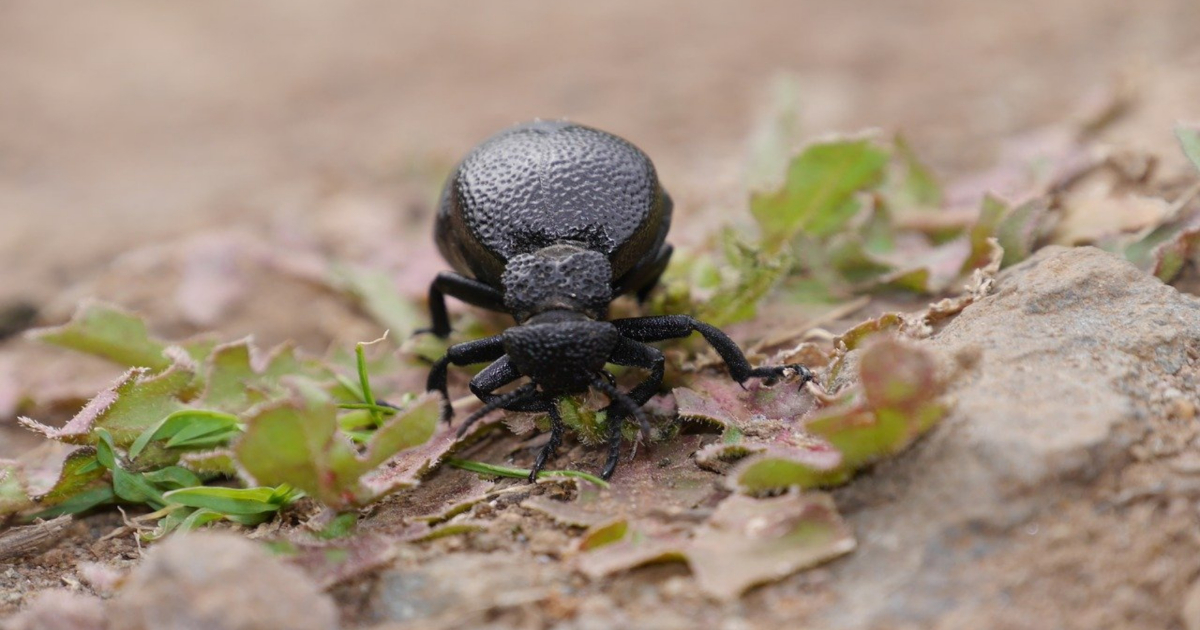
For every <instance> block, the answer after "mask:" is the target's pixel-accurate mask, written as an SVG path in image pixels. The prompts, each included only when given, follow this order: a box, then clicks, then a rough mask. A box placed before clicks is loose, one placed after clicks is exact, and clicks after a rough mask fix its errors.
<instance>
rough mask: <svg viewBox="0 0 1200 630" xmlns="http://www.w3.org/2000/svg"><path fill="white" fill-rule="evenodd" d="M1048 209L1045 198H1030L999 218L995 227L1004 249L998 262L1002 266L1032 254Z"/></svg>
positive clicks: (1013, 263)
mask: <svg viewBox="0 0 1200 630" xmlns="http://www.w3.org/2000/svg"><path fill="white" fill-rule="evenodd" d="M1049 210H1050V208H1049V201H1048V200H1047V199H1032V200H1030V201H1027V202H1025V203H1023V204H1021V205H1019V206H1017V207H1016V208H1013V209H1012V211H1011V212H1009V213H1008V214H1007V215H1005V216H1004V218H1003V219H1001V220H1000V224H999V225H998V226H997V227H996V238H997V240H999V241H1000V247H1001V248H1002V249H1003V250H1004V259H1003V260H1002V261H1001V263H1000V265H1001V266H1002V267H1008V266H1011V265H1015V264H1017V263H1019V262H1021V261H1022V260H1025V259H1026V258H1029V256H1030V255H1031V254H1033V249H1034V246H1035V245H1036V244H1037V239H1038V237H1039V236H1040V232H1041V230H1042V227H1043V226H1042V223H1043V221H1045V218H1046V215H1047V213H1049ZM972 245H974V242H972Z"/></svg>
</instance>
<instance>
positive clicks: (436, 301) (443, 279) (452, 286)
mask: <svg viewBox="0 0 1200 630" xmlns="http://www.w3.org/2000/svg"><path fill="white" fill-rule="evenodd" d="M447 295H449V296H450V297H455V298H458V299H459V300H462V301H463V302H466V303H467V304H470V305H472V306H478V307H480V308H486V309H488V310H489V311H504V310H505V309H504V294H502V293H501V292H500V291H497V290H496V289H495V288H494V287H492V286H491V285H488V284H486V283H483V282H480V281H478V280H475V279H474V278H468V277H466V276H462V275H459V274H457V273H453V272H450V271H443V272H441V273H439V274H438V275H437V278H434V280H433V283H432V284H430V285H429V316H430V319H431V320H432V326H430V327H429V328H422V329H420V330H418V331H416V332H415V333H414V334H419V333H426V332H431V333H433V334H435V335H437V336H438V337H441V338H442V339H445V338H446V337H447V336H449V335H450V314H449V312H447V311H446V296H447ZM480 363H482V361H481V362H480Z"/></svg>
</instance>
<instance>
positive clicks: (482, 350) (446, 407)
mask: <svg viewBox="0 0 1200 630" xmlns="http://www.w3.org/2000/svg"><path fill="white" fill-rule="evenodd" d="M502 356H504V338H503V337H501V336H500V335H496V336H494V337H488V338H486V339H477V340H475V341H466V342H463V343H459V344H454V345H453V346H450V347H449V348H448V349H447V350H446V356H443V357H442V358H440V359H438V360H437V362H436V363H434V364H433V367H432V368H431V369H430V370H429V378H428V379H427V380H426V381H425V391H428V392H433V391H437V392H441V394H442V401H443V402H442V420H443V421H444V422H450V419H451V418H453V417H454V409H453V408H452V407H451V406H450V392H449V391H448V387H447V383H446V380H447V374H446V372H447V370H448V368H449V367H450V365H451V364H453V365H471V364H472V363H485V362H487V361H495V360H496V359H499V358H500V357H502Z"/></svg>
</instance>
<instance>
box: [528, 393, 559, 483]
mask: <svg viewBox="0 0 1200 630" xmlns="http://www.w3.org/2000/svg"><path fill="white" fill-rule="evenodd" d="M549 412H550V441H549V442H546V445H545V446H543V447H542V450H540V451H538V455H537V460H535V461H534V462H533V469H532V470H530V471H529V482H530V483H533V482H535V481H537V476H538V473H540V472H542V469H543V468H545V467H546V460H548V459H550V458H551V457H553V456H554V451H556V450H558V447H559V445H560V444H562V440H563V432H564V431H565V430H566V427H565V426H564V425H563V419H562V416H561V415H559V413H558V404H556V401H553V400H552V401H550V408H549Z"/></svg>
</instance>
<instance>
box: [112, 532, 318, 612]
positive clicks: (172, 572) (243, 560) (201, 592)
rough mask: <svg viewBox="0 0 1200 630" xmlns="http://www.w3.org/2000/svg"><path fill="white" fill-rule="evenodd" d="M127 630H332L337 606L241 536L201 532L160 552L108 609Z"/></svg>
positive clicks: (162, 546) (300, 574) (294, 571)
mask: <svg viewBox="0 0 1200 630" xmlns="http://www.w3.org/2000/svg"><path fill="white" fill-rule="evenodd" d="M109 619H110V622H111V624H112V625H111V627H113V628H122V629H123V630H154V629H158V628H174V629H177V630H193V629H194V630H259V629H261V630H267V629H273V628H289V629H291V630H333V629H335V628H337V627H338V616H337V610H336V609H335V608H334V605H333V601H332V600H331V599H330V598H329V597H328V596H327V595H325V594H324V593H322V592H321V590H320V589H318V588H317V587H316V585H314V584H313V583H312V581H311V580H309V579H308V577H307V576H306V575H305V574H304V573H303V572H301V571H300V570H299V569H296V568H295V567H292V566H290V565H287V564H285V563H284V562H283V561H281V560H279V559H277V558H275V557H273V556H271V555H270V554H269V553H267V552H266V550H264V549H263V548H262V547H261V546H260V545H258V544H256V543H253V542H250V541H248V540H246V539H245V538H243V537H241V536H237V535H234V534H224V533H210V532H199V533H193V534H188V535H184V536H176V537H173V538H171V539H170V540H167V541H166V542H164V543H162V544H160V545H157V546H155V547H154V548H152V549H151V550H150V552H149V553H148V554H147V555H146V559H145V561H144V562H143V563H142V565H141V566H140V567H138V568H137V569H136V570H135V571H134V572H133V574H132V575H131V576H130V577H129V579H128V580H127V581H126V583H125V585H124V586H123V587H122V589H121V591H120V593H119V594H118V595H117V597H116V598H115V599H113V600H112V602H110V604H109Z"/></svg>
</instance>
